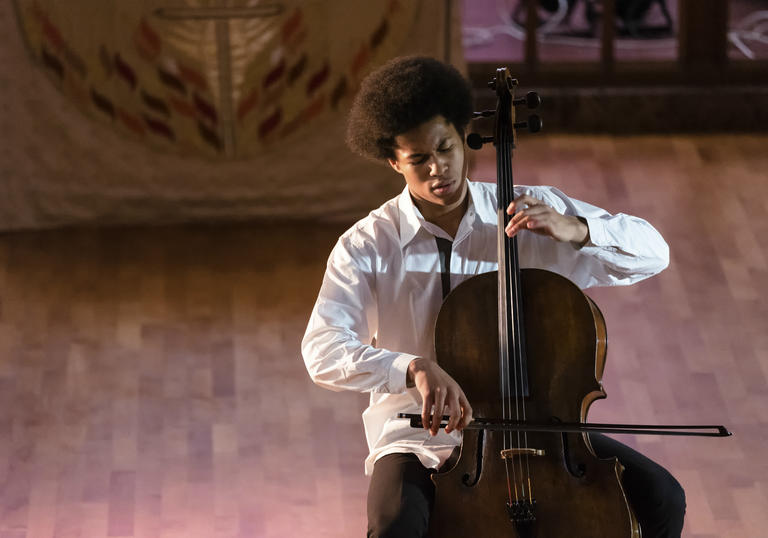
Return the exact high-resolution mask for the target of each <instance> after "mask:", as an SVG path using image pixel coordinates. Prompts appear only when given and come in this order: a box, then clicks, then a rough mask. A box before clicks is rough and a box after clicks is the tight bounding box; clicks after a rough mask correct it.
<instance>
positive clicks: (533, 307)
mask: <svg viewBox="0 0 768 538" xmlns="http://www.w3.org/2000/svg"><path fill="white" fill-rule="evenodd" d="M516 85H517V81H516V80H515V79H513V78H512V77H511V75H510V73H509V71H508V70H507V69H506V68H499V69H497V71H496V76H495V78H494V79H493V80H492V81H491V83H489V86H491V88H493V89H494V90H495V91H496V95H497V107H496V110H495V112H492V111H486V112H482V113H476V116H479V115H481V116H490V115H495V129H494V136H493V137H480V136H479V135H470V136H469V137H468V139H467V143H468V145H469V146H470V147H473V148H474V149H477V147H479V146H482V144H483V143H486V142H491V141H492V142H493V143H494V145H495V146H496V161H497V187H498V206H497V213H498V243H497V247H498V271H495V272H491V273H485V274H482V275H478V276H475V277H472V278H470V279H469V280H466V281H465V282H463V283H461V284H459V285H458V286H457V287H456V288H455V289H454V290H453V291H452V292H451V293H450V294H449V295H448V296H447V297H446V299H445V301H444V303H443V306H442V308H441V310H440V313H439V315H438V318H437V321H436V325H435V351H436V357H437V361H438V363H439V364H440V366H441V367H442V368H443V369H444V370H445V371H446V372H448V374H450V375H451V377H452V378H453V379H454V380H456V382H457V383H458V384H459V385H460V386H461V387H462V389H463V390H464V393H465V394H466V396H467V399H468V400H469V401H470V402H471V403H472V408H473V413H474V414H475V415H476V416H477V417H480V418H476V419H475V420H474V421H473V422H472V423H470V424H469V425H467V426H466V427H465V429H464V434H463V441H462V444H461V450H460V454H459V457H458V460H457V461H456V463H455V465H453V466H452V467H451V468H449V469H447V470H442V469H441V471H440V472H438V473H435V474H433V475H432V480H433V482H434V483H435V487H436V493H435V502H434V506H433V510H432V515H431V518H430V527H429V533H430V536H432V537H449V536H450V537H476V536H489V537H491V536H492V537H496V536H510V537H516V538H556V537H561V536H597V537H610V538H614V537H616V538H618V537H631V538H638V537H640V536H641V529H640V526H639V524H638V522H637V519H636V517H635V515H634V514H633V512H632V509H631V507H630V505H629V504H628V502H627V499H626V495H625V493H624V490H623V488H622V484H621V474H622V466H621V464H620V463H619V462H618V460H617V459H616V458H611V459H599V458H597V457H596V455H595V453H594V450H593V449H592V447H591V445H590V441H589V437H588V433H589V432H606V433H635V434H637V433H641V434H663V435H702V436H717V437H724V436H728V435H731V433H730V432H729V431H728V430H727V429H725V428H724V427H723V426H666V425H664V426H652V425H627V424H590V423H588V422H587V412H588V410H589V407H590V406H591V404H592V403H593V402H594V401H595V400H597V399H602V398H605V397H606V393H605V392H604V390H603V387H602V384H601V378H602V374H603V369H604V366H605V358H606V346H607V332H606V328H605V320H604V318H603V315H602V314H601V312H600V310H599V308H598V307H597V305H596V304H595V302H594V301H592V299H590V298H589V297H588V296H586V295H585V294H584V293H583V292H582V291H581V290H580V289H579V288H578V287H577V286H576V285H575V284H573V283H572V282H570V281H569V280H568V279H566V278H565V277H562V276H560V275H558V274H556V273H553V272H550V271H545V270H541V269H521V268H520V263H519V259H518V252H517V236H514V237H512V238H508V237H507V236H506V234H505V233H504V231H503V230H504V228H505V226H506V224H507V222H508V220H509V219H510V218H511V217H510V216H509V215H507V214H506V211H505V210H506V208H507V207H508V206H509V204H510V202H511V201H512V200H513V199H514V191H513V189H514V182H513V177H512V166H511V161H512V151H513V149H514V147H515V136H516V132H515V130H516V129H517V128H521V127H528V128H529V130H530V131H533V132H535V131H537V130H538V129H539V128H540V126H541V122H540V120H539V119H538V118H537V117H536V116H531V117H530V118H529V120H528V122H520V123H515V106H517V105H519V104H523V103H526V104H528V106H529V107H530V108H534V107H535V106H537V104H538V102H539V100H538V96H536V95H535V94H531V93H529V94H528V96H527V97H526V98H523V99H515V98H514V88H515V86H516ZM436 412H437V410H436ZM399 417H400V418H408V419H410V420H411V426H413V427H421V416H420V415H410V414H400V415H399ZM444 418H447V417H444Z"/></svg>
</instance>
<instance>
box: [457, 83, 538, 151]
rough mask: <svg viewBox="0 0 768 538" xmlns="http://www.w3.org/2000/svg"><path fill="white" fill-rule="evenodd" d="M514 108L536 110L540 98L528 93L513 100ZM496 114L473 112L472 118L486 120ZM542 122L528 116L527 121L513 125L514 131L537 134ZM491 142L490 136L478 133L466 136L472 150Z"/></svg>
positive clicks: (491, 112)
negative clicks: (520, 130)
mask: <svg viewBox="0 0 768 538" xmlns="http://www.w3.org/2000/svg"><path fill="white" fill-rule="evenodd" d="M512 104H513V105H514V106H518V105H526V106H527V107H528V108H530V109H534V108H537V107H538V106H539V105H540V104H541V97H539V94H538V93H536V92H528V93H527V94H526V95H525V97H521V98H519V99H515V100H513V101H512ZM494 114H496V111H495V110H483V111H481V112H474V113H473V114H472V116H473V118H488V117H490V116H493V115H494ZM541 127H542V122H541V118H540V117H539V116H538V115H536V114H531V115H530V116H528V120H527V121H518V122H515V123H514V128H515V129H527V130H528V132H529V133H538V132H539V131H541ZM488 142H493V137H492V136H482V135H480V134H479V133H470V134H468V135H467V145H468V146H469V147H470V148H472V149H480V148H482V147H483V144H487V143H488Z"/></svg>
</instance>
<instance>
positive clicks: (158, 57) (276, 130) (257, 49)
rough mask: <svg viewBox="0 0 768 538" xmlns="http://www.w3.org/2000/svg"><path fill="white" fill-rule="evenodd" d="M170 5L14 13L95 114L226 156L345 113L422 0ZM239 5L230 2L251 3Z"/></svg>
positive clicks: (56, 77)
mask: <svg viewBox="0 0 768 538" xmlns="http://www.w3.org/2000/svg"><path fill="white" fill-rule="evenodd" d="M164 4H167V2H163V1H161V0H154V1H145V2H103V0H76V1H75V0H72V1H70V2H66V3H62V2H59V1H57V0H18V7H19V9H18V12H19V14H20V19H21V22H22V29H23V31H24V33H25V34H26V38H27V42H28V43H29V45H30V47H31V49H32V51H33V52H34V53H35V54H37V56H38V59H39V60H40V65H41V66H42V67H43V69H44V70H45V71H46V72H48V73H49V74H50V75H51V80H52V81H53V82H54V83H55V84H56V85H57V87H58V88H59V89H60V90H61V91H62V92H63V93H65V94H66V95H67V96H68V97H70V98H71V99H72V100H73V101H74V102H75V103H76V104H77V105H78V106H79V107H80V108H82V109H84V110H85V112H87V113H88V114H89V115H91V116H92V117H94V118H96V119H99V120H101V121H107V122H110V123H111V124H112V125H114V127H115V128H116V129H119V130H120V131H122V132H123V133H125V134H127V135H128V136H131V137H134V138H139V139H142V140H145V141H146V142H148V143H150V144H153V145H156V146H159V147H161V148H165V149H174V150H175V151H178V152H181V153H189V154H203V155H207V156H209V157H221V158H228V157H243V156H256V155H259V154H261V153H263V152H264V151H267V150H269V148H270V146H271V145H273V144H276V143H280V141H281V139H283V138H285V137H287V136H289V135H292V134H294V133H297V132H299V131H302V130H309V129H312V128H313V125H314V123H315V122H317V121H318V120H319V119H320V118H322V117H323V116H324V115H327V114H333V113H343V111H344V109H343V105H344V103H347V104H348V101H349V99H350V98H351V97H352V95H354V92H355V90H356V88H357V86H358V84H359V83H360V80H361V79H362V77H363V76H364V75H365V74H366V73H367V72H368V71H369V70H370V69H372V68H374V67H375V66H376V65H379V64H380V63H382V62H383V61H385V60H387V59H388V58H390V57H391V56H392V55H393V52H394V51H398V50H402V48H403V45H404V43H405V42H406V41H407V40H408V37H409V30H410V29H411V25H412V22H413V20H414V18H415V17H416V13H417V11H418V6H419V2H416V1H404V0H370V1H367V2H359V1H358V0H333V1H321V0H308V1H306V2H301V3H298V4H288V3H285V4H284V6H285V7H284V8H283V9H282V11H280V12H279V14H277V15H272V16H263V17H257V16H254V17H242V13H241V14H240V15H241V16H239V17H234V16H233V17H231V18H226V17H224V18H222V17H218V18H208V19H206V18H205V16H204V15H200V13H202V10H203V9H204V8H205V7H207V4H208V2H205V1H203V2H201V1H199V0H186V2H176V3H175V7H186V8H189V10H194V9H198V10H200V11H199V12H198V13H193V14H194V15H195V16H194V17H192V16H190V17H187V18H183V17H180V18H177V17H173V18H169V17H164V16H162V13H161V14H158V13H159V11H158V10H159V9H161V8H166V7H167V6H166V5H164ZM185 4H186V5H185ZM229 4H238V2H229ZM239 4H241V5H231V6H229V8H228V9H230V8H231V9H233V10H234V9H238V8H240V9H241V10H242V9H246V10H247V9H248V7H249V5H250V6H251V7H252V5H253V2H245V1H244V0H243V1H241V2H239ZM83 14H87V17H88V20H89V24H88V31H83V30H82V22H83V21H82V16H83ZM78 17H79V18H78ZM350 20H354V21H355V24H349V23H348V22H347V21H350ZM93 21H98V23H96V24H94V23H93ZM222 36H225V37H226V39H223V40H222ZM222 43H225V44H226V43H229V49H228V50H226V51H221V50H219V47H220V46H222ZM222 55H223V56H222ZM222 58H225V59H227V60H228V61H225V62H224V63H222ZM223 92H228V94H229V95H223ZM227 140H229V141H230V142H225V141H227ZM228 144H229V145H228Z"/></svg>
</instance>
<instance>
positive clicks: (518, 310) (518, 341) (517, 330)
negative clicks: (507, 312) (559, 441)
mask: <svg viewBox="0 0 768 538" xmlns="http://www.w3.org/2000/svg"><path fill="white" fill-rule="evenodd" d="M510 112H511V111H510ZM510 136H511V139H510V140H509V141H505V142H506V143H505V148H508V151H509V156H508V158H507V159H505V161H504V162H505V164H506V165H507V166H508V167H509V169H508V171H507V174H508V180H507V189H508V193H509V194H508V196H509V201H512V200H514V198H515V195H514V188H515V186H514V176H513V170H512V156H513V155H512V154H513V148H514V127H512V128H511V133H510ZM517 237H518V236H517V235H515V236H514V237H513V238H512V239H511V241H509V248H510V251H511V252H510V256H509V257H510V258H511V261H512V263H511V264H510V268H509V269H510V272H511V278H510V281H511V283H512V285H513V286H514V291H513V294H512V301H513V303H512V311H513V315H512V322H513V323H514V328H513V333H514V337H513V342H512V344H513V346H514V350H513V356H514V364H515V379H517V378H518V375H517V373H518V371H519V379H520V386H519V390H518V391H516V403H517V402H518V400H519V405H520V410H521V413H522V420H523V421H525V420H526V418H527V417H526V406H525V394H524V387H525V379H526V374H527V372H526V368H525V341H524V332H523V319H522V306H521V305H522V283H521V280H520V278H521V277H520V258H519V251H518V240H517ZM517 418H518V419H520V418H521V417H520V415H519V414H518V417H517ZM519 436H520V434H519V432H518V446H519V445H520V444H521V443H520V439H519ZM522 437H523V442H522V445H523V447H524V448H526V449H527V448H528V432H523V433H522ZM523 459H524V460H525V461H524V462H523V461H522V460H523ZM523 464H524V466H525V472H523ZM520 466H521V472H520V474H521V477H522V479H523V480H524V481H526V482H527V485H528V489H527V491H528V496H529V498H530V499H533V484H532V480H531V472H530V456H529V455H528V451H527V450H526V451H525V454H524V458H521V461H520Z"/></svg>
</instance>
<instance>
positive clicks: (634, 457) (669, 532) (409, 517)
mask: <svg viewBox="0 0 768 538" xmlns="http://www.w3.org/2000/svg"><path fill="white" fill-rule="evenodd" d="M590 440H591V441H592V446H593V447H594V449H595V452H596V453H597V455H598V456H599V457H601V458H607V457H613V456H615V457H617V458H618V459H619V461H620V462H621V464H622V465H623V466H624V475H623V478H622V480H623V485H624V490H625V492H626V494H627V498H628V499H629V503H630V504H631V505H632V508H633V510H634V512H635V515H636V516H637V519H638V520H639V522H640V526H641V528H642V531H643V538H673V537H674V538H679V536H680V534H681V533H682V531H683V517H684V516H685V492H684V491H683V488H682V487H681V486H680V484H679V483H678V482H677V480H675V478H674V477H673V476H672V475H671V474H669V472H668V471H667V470H666V469H664V468H663V467H662V466H660V465H659V464H657V463H655V462H653V461H651V460H650V459H648V458H646V457H645V456H643V455H642V454H640V453H639V452H637V451H635V450H633V449H632V448H630V447H628V446H626V445H624V444H622V443H619V442H618V441H616V440H614V439H611V438H610V437H606V436H604V435H600V434H591V435H590ZM433 472H434V470H432V469H427V468H425V467H424V466H423V465H422V464H421V462H420V461H419V459H418V458H417V457H416V456H414V455H413V454H388V455H386V456H384V457H382V458H380V459H379V460H378V461H377V462H376V464H375V466H374V468H373V476H372V477H371V483H370V486H369V488H368V537H369V538H385V537H387V538H388V537H393V538H394V537H396V538H410V537H414V538H417V537H418V538H420V537H422V536H425V535H426V533H427V528H428V526H429V514H430V512H431V509H432V502H433V500H434V498H435V487H434V485H433V484H432V480H431V479H430V475H431V474H432V473H433ZM600 538H610V537H600Z"/></svg>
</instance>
